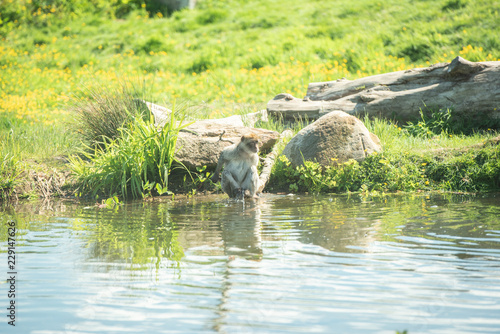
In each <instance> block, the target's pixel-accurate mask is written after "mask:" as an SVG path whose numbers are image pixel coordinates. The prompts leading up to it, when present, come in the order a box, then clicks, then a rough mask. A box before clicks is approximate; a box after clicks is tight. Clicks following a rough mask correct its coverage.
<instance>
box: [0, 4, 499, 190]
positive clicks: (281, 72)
mask: <svg viewBox="0 0 500 334" xmlns="http://www.w3.org/2000/svg"><path fill="white" fill-rule="evenodd" d="M0 6H1V7H0V20H1V21H0V37H1V39H2V43H1V44H0V67H1V71H2V72H1V73H2V74H1V77H0V87H1V89H0V176H1V177H0V193H2V196H4V197H5V196H7V195H8V194H13V193H17V194H18V195H20V196H31V197H33V196H40V195H41V194H43V192H46V191H50V190H52V191H56V192H58V190H57V189H61V190H62V191H61V192H63V191H64V185H63V184H61V183H60V182H56V181H54V180H66V179H67V180H71V178H69V177H68V171H69V170H68V165H67V164H66V163H65V161H66V160H67V157H68V156H72V155H73V154H74V153H76V152H78V151H79V150H80V149H81V148H82V146H83V144H88V142H85V140H83V139H82V138H80V137H78V136H77V134H76V133H75V130H74V127H73V126H72V121H73V120H74V118H75V115H74V114H72V113H71V112H70V108H69V103H70V102H71V100H72V96H73V94H78V96H79V97H80V98H82V97H83V98H85V97H86V96H87V97H89V96H90V94H88V93H87V92H90V91H93V90H95V89H100V90H110V91H112V90H115V89H116V88H117V87H119V86H120V84H121V83H122V82H124V81H126V82H138V81H139V82H142V83H143V84H144V86H145V87H147V97H148V99H149V100H151V101H152V102H156V103H159V104H165V105H169V104H171V103H172V102H173V101H174V100H177V101H183V100H189V101H190V103H192V104H198V105H202V106H203V108H198V109H197V111H196V113H190V114H188V115H187V118H188V119H191V120H192V119H201V118H217V117H222V116H227V115H230V114H233V113H240V112H241V111H242V110H245V111H256V110H258V109H259V108H262V106H264V105H265V103H266V102H267V101H268V100H269V99H271V98H273V97H274V96H275V95H276V94H278V93H281V92H287V93H291V94H293V95H295V96H298V97H302V96H303V95H305V92H306V89H307V84H308V83H309V82H313V81H327V80H335V79H338V78H341V77H346V78H348V79H356V78H359V77H364V76H368V75H374V74H379V73H385V72H391V71H397V70H404V69H409V68H414V67H424V66H428V65H430V64H433V63H437V62H444V61H450V60H451V59H453V58H454V57H455V56H457V55H461V56H462V57H464V58H466V59H468V60H472V61H482V60H498V59H499V58H500V42H499V41H498V38H497V36H496V33H495V32H497V31H499V30H500V29H499V28H500V27H499V25H500V24H499V23H498V22H500V15H499V12H498V7H499V6H498V1H493V0H488V1H466V0H443V1H436V2H428V1H392V0H390V1H385V2H380V1H373V0H363V1H356V2H352V1H347V0H339V1H334V2H321V1H308V2H304V1H298V0H292V1H285V0H276V1H250V2H247V1H240V0H232V1H210V0H200V1H198V7H197V9H195V10H192V11H189V10H185V11H181V12H177V13H174V14H173V15H168V12H165V11H163V12H162V11H158V8H154V7H152V6H151V4H150V3H149V2H147V1H101V0H89V1H84V0H78V1H66V0H54V1H46V2H38V1H31V0H21V1H9V0H7V1H3V2H2V3H1V4H0ZM374 124H379V125H378V126H375V125H373V132H374V133H376V134H377V135H378V136H379V137H380V138H381V140H382V144H383V145H384V150H385V151H384V152H385V153H384V157H383V158H381V159H378V163H379V162H380V161H388V162H389V163H390V164H391V166H393V169H394V170H395V171H397V170H404V169H405V168H406V169H407V170H409V169H411V168H413V169H415V168H417V167H418V166H420V167H418V168H419V169H422V168H421V167H422V164H424V163H425V164H426V165H425V166H424V167H426V168H424V169H425V170H426V173H429V174H424V175H431V174H432V173H431V172H430V166H434V165H433V164H432V163H431V160H432V159H433V157H439V158H440V159H443V160H442V161H444V162H449V164H448V165H447V166H454V165H453V161H455V160H456V159H458V158H457V156H459V155H460V154H462V153H463V154H462V155H464V154H465V155H467V154H469V153H467V152H469V151H470V152H475V153H470V154H473V155H474V158H471V159H472V161H476V162H477V164H478V165H481V166H482V165H483V162H484V161H485V160H486V161H490V162H491V164H493V165H494V161H498V160H495V159H498V158H497V157H495V155H494V154H493V153H492V154H489V153H488V154H486V153H484V154H482V155H481V154H480V157H481V158H477V154H479V153H478V151H480V150H483V149H484V150H493V151H492V152H494V148H492V146H491V145H490V146H489V147H490V148H487V147H484V148H483V147H482V146H481V145H483V144H482V143H486V142H487V141H488V140H489V139H491V138H492V137H494V136H495V132H494V131H493V130H492V131H487V129H486V131H485V132H483V133H481V134H474V135H472V136H470V135H460V134H459V133H460V131H459V129H458V131H457V130H456V129H455V130H454V132H453V133H448V132H443V133H441V132H439V133H435V134H434V135H433V136H421V135H419V134H418V133H417V132H413V133H412V132H411V131H403V130H404V129H405V128H404V126H403V125H402V124H398V125H396V127H394V125H393V124H391V123H390V122H382V121H380V122H379V123H374ZM369 126H372V125H369ZM399 127H402V132H399V131H396V130H398V128H399ZM403 134H404V136H403ZM450 134H451V135H452V137H449V135H450ZM421 147H428V148H431V147H432V148H434V149H435V150H434V151H433V150H432V149H429V150H428V151H427V152H421ZM396 148H401V151H397V149H396ZM439 150H442V151H439ZM405 152H406V153H407V155H408V156H409V157H419V158H418V159H417V158H411V159H410V158H408V159H399V160H400V161H399V162H398V163H397V164H396V160H397V158H399V157H401V156H404V154H405ZM442 152H447V153H446V154H443V153H442ZM457 152H458V153H457ZM488 152H489V151H488ZM402 154H403V155H402ZM436 159H437V158H436ZM436 161H437V160H436ZM444 162H443V163H444ZM283 163H285V162H283ZM281 166H282V167H283V165H281ZM461 166H463V164H458V163H457V165H456V169H457V172H456V175H459V174H460V173H461V172H462V171H463V169H464V168H465V167H461ZM467 166H469V165H467ZM435 167H436V168H437V169H438V170H440V171H441V170H442V169H440V168H442V167H439V168H438V167H437V166H435ZM469 167H470V166H469ZM469 167H467V168H469ZM283 168H284V167H283ZM453 168H455V167H450V170H453ZM478 168H479V167H478ZM427 170H429V172H427ZM493 170H494V169H493ZM490 172H491V173H493V174H494V171H493V172H492V171H490ZM490 172H489V173H490ZM443 173H444V172H442V171H441V172H439V173H438V172H433V174H432V175H438V174H439V175H445V176H446V177H448V176H447V175H448V174H446V173H444V174H443ZM450 173H451V172H450ZM470 174H474V172H472V171H471V172H470ZM476 174H477V173H476ZM460 175H461V174H460ZM488 175H490V174H488ZM278 176H279V173H278V174H276V178H275V179H274V184H275V187H276V189H278V188H282V186H283V185H281V186H279V185H280V184H281V183H284V182H285V181H283V177H281V178H280V177H278ZM288 177H290V176H287V178H288ZM457 177H458V176H457ZM299 178H300V176H299ZM462 179H467V180H469V182H468V183H466V184H468V185H470V184H472V185H473V186H467V187H465V186H463V185H460V184H459V182H458V183H457V182H452V183H450V184H449V185H447V184H444V183H443V182H441V181H438V178H437V177H434V178H432V177H426V176H424V177H423V178H422V177H421V178H420V179H419V182H416V181H415V182H413V183H411V186H409V184H410V183H408V182H403V183H402V185H399V186H398V187H392V186H384V184H385V183H388V182H386V181H388V180H387V179H380V180H379V179H377V178H374V179H373V180H371V181H370V182H365V181H362V180H360V182H357V183H356V184H358V185H359V186H358V189H359V190H363V189H365V188H366V187H367V188H368V189H379V190H388V191H392V190H415V189H420V188H422V189H448V190H467V191H471V190H472V191H477V190H490V189H494V187H496V186H497V185H498V184H495V183H492V184H491V187H484V186H479V185H478V184H477V182H479V181H477V180H476V179H475V178H467V177H462ZM339 180H341V179H339ZM339 180H337V179H335V181H336V182H340V181H339ZM488 180H489V179H488ZM420 181H422V182H420ZM426 181H427V182H428V183H426ZM69 182H70V183H71V181H69ZM280 182H281V183H280ZM286 182H289V183H290V184H296V187H297V190H313V188H314V187H312V188H311V186H308V184H307V183H305V184H302V183H300V181H299V180H295V181H294V180H293V179H287V181H286ZM484 182H486V181H484ZM484 182H483V183H484ZM488 182H489V181H488ZM40 183H41V184H42V185H40ZM389 184H390V183H388V185H389ZM415 184H419V185H420V184H421V185H422V186H415ZM363 185H364V186H365V187H363ZM309 188H310V189H309ZM320 188H321V189H320V190H321V191H344V190H347V189H349V190H355V189H356V187H354V186H352V185H351V186H349V187H345V188H338V187H336V186H335V187H331V186H328V187H323V186H322V187H320ZM40 189H44V190H43V191H42V190H40ZM294 189H295V188H294V187H293V186H292V189H291V190H294Z"/></svg>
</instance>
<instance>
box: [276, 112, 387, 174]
mask: <svg viewBox="0 0 500 334" xmlns="http://www.w3.org/2000/svg"><path fill="white" fill-rule="evenodd" d="M381 150H382V147H381V146H380V140H379V139H378V137H377V136H375V135H374V134H372V133H370V132H369V131H368V129H367V128H366V127H365V125H364V124H363V122H361V121H360V120H359V119H357V118H356V117H354V116H352V115H349V114H347V113H345V112H343V111H340V110H336V111H332V112H330V113H328V114H326V115H324V116H322V117H320V118H319V119H318V120H316V121H315V122H313V123H311V124H310V125H308V126H306V127H305V128H303V129H302V130H301V131H299V133H297V135H296V136H295V137H293V138H292V139H291V140H290V142H289V143H288V144H287V146H286V147H285V149H284V150H283V154H284V155H285V156H286V157H287V158H288V160H289V161H290V162H291V164H292V166H294V167H295V166H300V165H302V164H303V161H304V160H306V161H316V162H318V163H320V164H321V165H322V166H324V167H326V166H331V165H335V164H339V163H343V162H346V161H348V160H350V159H354V160H356V161H358V162H361V161H363V160H364V159H365V158H366V157H367V156H368V155H369V154H372V153H373V152H379V151H381Z"/></svg>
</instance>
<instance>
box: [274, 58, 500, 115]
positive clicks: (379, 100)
mask: <svg viewBox="0 0 500 334" xmlns="http://www.w3.org/2000/svg"><path fill="white" fill-rule="evenodd" d="M267 108H268V112H269V114H270V115H271V116H274V117H278V118H279V117H282V118H284V119H289V120H291V119H294V118H305V117H307V118H309V119H313V120H314V119H317V118H319V117H321V116H322V115H324V114H326V113H328V112H331V111H333V110H342V111H344V112H346V113H349V114H352V115H355V116H361V115H364V114H368V115H370V116H378V117H382V118H387V119H395V120H399V121H409V120H414V119H416V118H418V117H419V113H420V110H423V111H427V110H432V111H437V110H440V109H447V108H450V109H452V110H453V112H454V113H456V114H458V115H461V114H463V115H468V116H471V117H472V118H482V117H488V118H490V119H492V120H495V121H497V122H500V62H499V61H492V62H480V63H474V62H470V61H467V60H465V59H463V58H461V57H457V58H455V59H454V60H453V61H452V62H451V63H440V64H435V65H432V66H430V67H427V68H416V69H411V70H406V71H399V72H392V73H386V74H380V75H374V76H370V77H366V78H361V79H357V80H347V79H345V78H343V79H339V80H336V81H330V82H315V83H310V84H309V87H308V90H307V95H306V97H305V98H304V99H298V98H295V97H293V96H291V95H290V94H279V95H277V96H276V97H275V98H274V99H273V100H271V101H270V102H269V103H268V106H267Z"/></svg>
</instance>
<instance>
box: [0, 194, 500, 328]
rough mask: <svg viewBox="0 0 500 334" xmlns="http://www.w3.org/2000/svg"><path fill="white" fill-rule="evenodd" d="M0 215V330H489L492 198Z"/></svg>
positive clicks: (499, 205) (494, 262) (497, 220)
mask: <svg viewBox="0 0 500 334" xmlns="http://www.w3.org/2000/svg"><path fill="white" fill-rule="evenodd" d="M0 219H1V220H2V223H4V222H6V221H7V220H8V219H14V220H15V221H16V223H17V227H18V229H19V230H18V232H17V236H16V237H17V244H16V253H17V254H16V256H17V258H16V259H17V262H16V270H17V273H18V274H17V282H16V298H15V301H16V306H17V308H16V322H15V323H16V326H15V327H12V326H10V325H8V324H7V321H8V318H7V317H6V316H5V315H6V307H8V306H9V304H8V303H9V300H10V298H8V297H7V290H8V288H9V284H5V283H6V281H5V280H4V281H1V282H0V283H4V284H0V309H2V310H4V311H2V317H1V318H0V319H2V320H1V322H0V332H1V333H23V334H24V333H33V334H48V333H57V334H60V333H68V334H69V333H73V334H74V333H183V334H184V333H396V331H403V330H408V332H409V333H454V334H456V333H499V332H500V197H499V196H498V195H488V196H477V197H474V196H464V195H452V194H445V195H442V194H432V195H393V196H386V197H362V196H357V195H356V196H351V197H349V196H338V195H336V196H322V197H313V196H279V195H266V196H264V197H263V198H262V200H261V201H260V202H259V203H257V204H255V203H241V202H234V201H229V200H227V199H226V198H225V197H224V196H215V197H196V198H192V199H189V200H183V201H176V202H164V203H150V202H133V203H128V204H125V205H124V206H122V207H120V208H117V209H99V208H96V207H90V208H89V207H85V205H82V204H75V203H72V202H48V203H34V204H29V203H28V204H22V205H18V206H14V207H5V208H4V209H3V211H0ZM0 233H1V237H0V240H2V243H1V252H2V254H0V258H1V259H3V260H1V261H0V270H1V271H0V272H2V275H7V272H8V271H9V270H8V268H7V254H6V250H7V247H6V245H7V243H6V233H7V228H6V226H5V224H2V226H1V228H0Z"/></svg>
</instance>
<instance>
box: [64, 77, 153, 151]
mask: <svg viewBox="0 0 500 334" xmlns="http://www.w3.org/2000/svg"><path fill="white" fill-rule="evenodd" d="M144 95H145V93H144V89H143V90H142V92H141V91H140V90H138V89H136V88H135V87H134V86H133V85H131V84H126V83H125V84H122V85H121V87H119V88H115V89H108V88H106V87H103V86H97V87H91V88H87V89H84V90H83V91H82V92H81V93H80V95H75V97H74V98H73V101H72V107H71V109H72V110H73V111H74V113H75V115H76V117H75V123H74V126H75V128H76V131H77V133H79V134H80V135H81V136H82V137H83V140H85V141H86V142H88V143H90V144H91V145H96V144H99V145H102V144H103V143H106V142H107V141H110V140H111V141H112V140H115V139H117V138H118V137H119V136H120V135H121V134H122V131H121V130H120V129H121V128H122V127H124V126H126V125H127V124H129V123H131V122H132V121H133V120H134V119H135V118H137V117H144V116H146V115H148V114H149V110H148V109H147V106H146V105H145V103H143V102H142V99H143V97H144Z"/></svg>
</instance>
